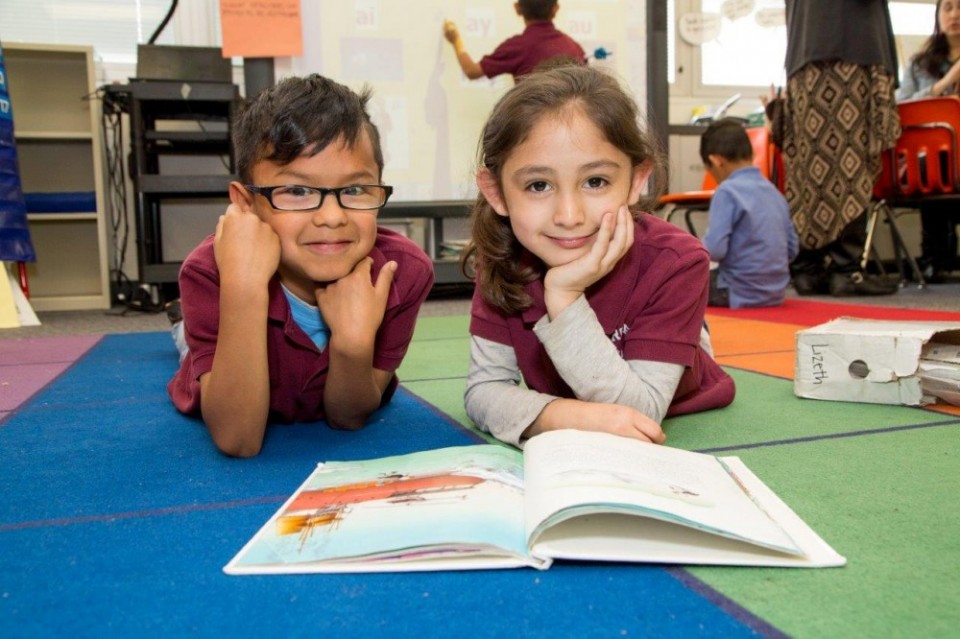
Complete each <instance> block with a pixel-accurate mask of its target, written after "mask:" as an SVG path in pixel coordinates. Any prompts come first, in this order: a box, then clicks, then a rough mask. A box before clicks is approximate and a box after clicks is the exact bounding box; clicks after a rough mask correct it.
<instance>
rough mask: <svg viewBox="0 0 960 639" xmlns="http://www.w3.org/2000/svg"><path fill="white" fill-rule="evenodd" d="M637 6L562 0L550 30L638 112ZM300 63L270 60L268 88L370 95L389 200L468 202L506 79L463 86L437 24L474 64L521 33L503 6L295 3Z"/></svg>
mask: <svg viewBox="0 0 960 639" xmlns="http://www.w3.org/2000/svg"><path fill="white" fill-rule="evenodd" d="M645 12H646V0H562V2H561V3H560V11H559V12H558V14H557V19H556V20H555V24H556V26H557V28H559V29H560V30H561V31H564V32H566V33H567V34H569V35H570V36H571V37H573V38H574V39H575V40H576V41H577V42H579V43H580V45H581V46H582V47H583V49H584V51H586V52H587V54H588V55H592V54H593V53H594V52H595V51H596V50H597V49H598V48H601V47H602V48H603V49H605V50H606V51H607V52H610V53H611V55H609V56H608V57H607V58H606V59H604V60H591V64H594V65H598V66H604V67H607V68H608V69H610V70H611V71H612V72H613V73H614V74H615V75H616V76H617V77H618V78H619V79H620V81H621V82H622V83H623V84H624V86H625V87H626V88H628V89H629V90H631V91H632V92H633V93H634V96H635V97H636V98H637V100H638V102H639V103H640V106H641V109H643V110H645V108H646V106H645V98H644V97H643V96H644V94H645V91H646V67H645V59H646V22H645ZM302 17H303V34H304V37H303V44H304V52H303V55H302V56H299V57H293V58H289V57H288V58H276V59H275V63H274V66H275V76H276V78H277V80H280V79H281V78H283V77H286V76H289V75H305V74H309V73H320V74H322V75H325V76H327V77H329V78H331V79H334V80H336V81H338V82H342V83H343V84H346V85H348V86H350V87H352V88H354V89H359V88H360V87H362V86H364V85H368V86H371V87H372V88H373V98H372V100H371V105H370V109H371V116H372V118H373V120H374V122H375V123H376V124H377V127H378V128H379V129H380V134H381V136H382V142H383V150H384V158H385V164H386V166H385V169H384V177H383V179H384V182H385V183H386V184H390V185H392V186H394V187H395V191H394V196H393V198H392V199H391V201H411V202H414V201H418V202H423V201H435V200H461V199H473V198H474V197H475V195H476V185H475V182H474V175H475V169H476V150H477V140H478V138H479V135H480V131H481V128H482V127H483V124H484V122H485V121H486V118H487V116H488V114H489V113H490V111H491V109H492V108H493V105H494V103H495V102H496V100H497V99H498V98H499V97H500V96H501V95H502V94H503V93H504V91H506V90H507V89H509V88H510V86H512V84H513V80H512V78H511V76H509V75H503V76H500V77H498V78H496V79H495V80H487V79H481V80H474V81H470V80H467V79H466V78H465V77H464V76H463V74H462V72H461V71H460V66H459V65H458V64H457V60H456V56H455V54H454V51H453V47H452V46H450V44H449V43H448V42H447V41H446V40H445V39H444V37H443V29H442V25H443V21H444V20H445V19H450V20H453V21H455V22H456V23H457V26H458V27H459V29H460V33H461V35H462V36H463V39H464V43H465V45H466V48H467V51H468V52H469V53H470V55H471V56H472V57H473V58H474V60H477V61H479V60H480V58H481V56H482V55H484V54H486V53H490V52H492V51H493V49H494V48H495V47H496V46H497V45H498V44H500V42H502V41H503V40H504V39H506V38H507V37H509V36H512V35H516V34H518V33H520V32H521V31H523V28H524V24H523V19H522V18H521V17H520V16H518V15H517V14H516V12H515V11H514V9H513V2H512V1H510V0H303V2H302Z"/></svg>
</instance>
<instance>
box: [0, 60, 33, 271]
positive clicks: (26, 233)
mask: <svg viewBox="0 0 960 639" xmlns="http://www.w3.org/2000/svg"><path fill="white" fill-rule="evenodd" d="M36 259H37V255H36V252H35V251H34V250H33V242H31V241H30V228H29V226H28V225H27V206H26V204H25V203H24V200H23V189H22V188H21V184H20V164H19V162H18V161H17V143H16V140H15V139H14V137H13V107H12V105H11V104H10V93H9V91H8V90H7V67H6V65H5V64H4V61H3V46H2V45H0V260H3V261H10V262H35V261H36Z"/></svg>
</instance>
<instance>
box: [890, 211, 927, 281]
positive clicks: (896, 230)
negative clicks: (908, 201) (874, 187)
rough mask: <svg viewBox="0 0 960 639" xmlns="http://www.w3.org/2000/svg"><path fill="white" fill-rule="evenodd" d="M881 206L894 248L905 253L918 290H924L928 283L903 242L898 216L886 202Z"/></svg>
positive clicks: (898, 261)
mask: <svg viewBox="0 0 960 639" xmlns="http://www.w3.org/2000/svg"><path fill="white" fill-rule="evenodd" d="M879 206H880V208H881V209H882V210H883V214H884V216H885V217H886V220H887V223H888V224H889V225H890V234H891V235H892V236H893V243H894V246H895V247H897V249H898V252H899V251H903V255H904V256H905V257H906V258H907V264H909V265H910V270H911V271H913V276H914V277H915V278H917V288H924V287H925V286H926V285H927V281H926V280H925V279H924V278H923V271H921V270H920V266H919V265H918V264H917V261H916V260H915V259H913V255H912V254H911V253H910V250H909V249H908V248H907V243H906V242H904V241H903V234H902V233H900V227H899V226H898V225H897V216H896V215H894V213H893V211H892V210H890V207H889V206H888V205H887V203H886V202H880V204H879ZM898 257H899V256H898ZM899 263H900V260H899V259H898V260H897V264H898V265H899Z"/></svg>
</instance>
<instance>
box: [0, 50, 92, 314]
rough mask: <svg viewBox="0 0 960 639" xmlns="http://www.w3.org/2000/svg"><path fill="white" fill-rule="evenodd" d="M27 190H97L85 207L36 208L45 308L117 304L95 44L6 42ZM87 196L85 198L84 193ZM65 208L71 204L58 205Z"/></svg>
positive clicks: (35, 299) (33, 276)
mask: <svg viewBox="0 0 960 639" xmlns="http://www.w3.org/2000/svg"><path fill="white" fill-rule="evenodd" d="M3 57H4V63H5V65H6V68H7V85H8V88H9V91H10V102H11V105H12V108H13V125H14V133H15V139H16V143H17V155H18V157H19V163H20V178H21V182H22V186H23V192H24V193H25V194H35V193H39V194H63V193H84V194H88V195H89V194H93V197H92V198H91V197H87V198H86V199H87V200H89V201H90V205H87V206H82V207H78V208H81V209H83V210H61V211H58V212H54V213H29V214H28V216H27V219H28V221H29V225H30V236H31V239H32V240H33V245H34V248H35V250H36V253H37V261H36V262H35V263H32V264H29V265H28V269H27V272H28V276H29V284H30V303H31V305H32V306H33V307H34V309H36V310H39V311H44V310H46V311H59V310H78V309H92V308H109V307H110V267H109V261H108V254H107V252H108V245H107V219H106V216H107V213H106V201H105V194H104V180H103V152H102V149H101V146H102V137H101V133H100V127H101V124H100V101H99V99H97V98H96V95H95V93H96V82H95V71H94V63H93V49H92V48H91V47H87V46H68V45H43V44H19V43H7V42H4V43H3ZM80 199H82V198H80ZM54 208H63V207H54Z"/></svg>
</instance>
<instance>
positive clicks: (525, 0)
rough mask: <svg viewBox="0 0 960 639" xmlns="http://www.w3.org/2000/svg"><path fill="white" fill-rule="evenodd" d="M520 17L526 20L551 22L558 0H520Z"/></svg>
mask: <svg viewBox="0 0 960 639" xmlns="http://www.w3.org/2000/svg"><path fill="white" fill-rule="evenodd" d="M517 4H518V5H519V6H520V15H522V16H523V17H524V19H526V20H550V19H552V18H553V8H554V7H556V6H557V0H518V2H517Z"/></svg>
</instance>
